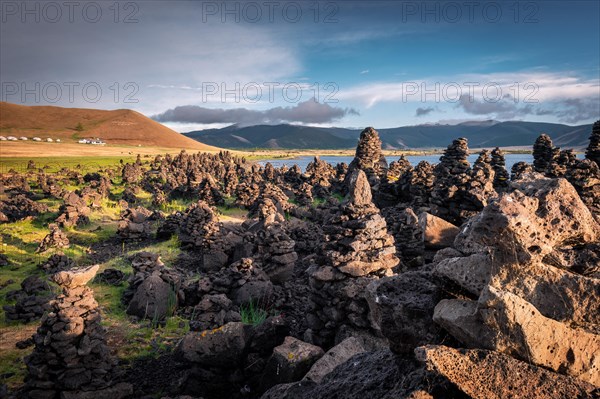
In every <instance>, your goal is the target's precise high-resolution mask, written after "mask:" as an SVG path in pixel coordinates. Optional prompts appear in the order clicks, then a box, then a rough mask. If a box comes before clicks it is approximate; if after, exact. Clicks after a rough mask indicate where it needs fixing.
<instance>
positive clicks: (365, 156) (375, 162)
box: [346, 127, 388, 188]
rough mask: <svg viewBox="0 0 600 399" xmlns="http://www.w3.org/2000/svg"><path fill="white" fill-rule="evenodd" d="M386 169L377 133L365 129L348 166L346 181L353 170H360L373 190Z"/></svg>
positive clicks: (370, 128)
mask: <svg viewBox="0 0 600 399" xmlns="http://www.w3.org/2000/svg"><path fill="white" fill-rule="evenodd" d="M387 167H388V165H387V161H386V160H385V156H384V155H383V152H382V151H381V139H380V138H379V133H377V130H375V129H373V128H372V127H368V128H366V129H365V130H363V131H362V132H361V133H360V138H359V141H358V145H357V147H356V154H355V156H354V160H352V162H350V165H349V166H348V174H347V175H346V179H347V178H348V175H349V174H351V173H352V172H353V171H354V170H355V169H360V170H362V171H363V172H365V174H366V175H367V179H368V181H369V184H370V185H371V186H372V187H374V188H375V187H376V186H377V185H378V184H379V181H380V180H381V179H383V178H385V175H386V173H387Z"/></svg>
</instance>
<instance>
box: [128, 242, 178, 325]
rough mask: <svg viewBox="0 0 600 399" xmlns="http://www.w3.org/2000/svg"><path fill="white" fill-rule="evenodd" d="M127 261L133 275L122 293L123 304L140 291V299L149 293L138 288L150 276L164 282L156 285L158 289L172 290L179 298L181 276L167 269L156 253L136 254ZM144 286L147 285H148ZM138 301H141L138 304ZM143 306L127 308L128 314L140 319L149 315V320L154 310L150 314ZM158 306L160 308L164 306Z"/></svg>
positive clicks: (129, 301)
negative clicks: (129, 262) (158, 286)
mask: <svg viewBox="0 0 600 399" xmlns="http://www.w3.org/2000/svg"><path fill="white" fill-rule="evenodd" d="M129 260H130V261H131V267H132V268H133V273H132V275H131V276H130V277H129V279H128V280H127V282H128V283H129V286H128V287H127V289H126V290H125V292H124V293H123V303H125V304H127V305H129V304H130V303H131V301H132V299H133V298H134V296H135V295H136V294H137V293H138V291H141V292H140V294H139V297H140V298H141V297H142V296H144V295H145V294H144V293H145V292H147V291H149V289H148V288H146V287H144V288H142V289H141V290H140V287H141V286H142V285H143V284H144V282H145V281H146V280H147V279H148V278H149V277H150V276H156V277H158V278H159V279H160V280H162V281H163V282H164V284H161V283H158V285H160V286H161V287H160V288H165V287H166V290H167V291H169V290H170V289H173V290H175V293H176V294H177V296H178V297H180V296H181V294H180V293H179V292H178V289H179V287H180V286H181V275H180V274H179V273H178V272H177V271H175V270H172V269H167V268H166V267H165V264H164V263H163V262H162V261H161V260H160V256H159V255H158V254H157V253H154V252H147V251H142V252H137V253H136V254H134V255H133V256H131V257H130V258H129ZM146 285H149V283H147V284H146ZM155 291H157V290H155ZM140 301H141V299H140V300H139V301H138V302H140ZM145 305H146V304H143V303H141V304H140V305H139V306H138V305H135V306H131V307H130V308H128V313H130V314H133V315H136V316H138V317H140V318H144V317H145V316H148V314H150V318H152V316H153V315H154V309H150V312H148V310H147V309H146V308H145ZM157 305H158V304H157ZM160 305H161V306H162V305H165V304H160ZM161 309H162V308H161Z"/></svg>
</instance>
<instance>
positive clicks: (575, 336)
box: [479, 287, 600, 386]
mask: <svg viewBox="0 0 600 399" xmlns="http://www.w3.org/2000/svg"><path fill="white" fill-rule="evenodd" d="M479 312H480V314H481V317H482V318H483V320H484V322H485V324H486V325H488V326H489V327H491V328H493V329H494V330H495V331H497V334H496V337H495V338H494V347H493V348H491V349H495V350H499V351H501V352H506V353H508V354H511V355H513V356H516V357H518V358H520V359H523V360H527V361H529V362H531V363H533V364H537V365H539V366H543V367H547V368H549V369H551V370H555V371H557V372H560V373H565V374H568V375H572V376H574V377H577V378H579V379H581V380H583V381H586V382H589V383H591V384H594V385H597V386H600V357H598V356H597V354H598V353H600V336H598V335H595V334H591V333H588V332H586V331H583V330H576V329H572V328H569V327H567V326H565V325H564V324H563V323H560V322H557V321H555V320H552V319H549V318H547V317H544V316H542V315H541V314H540V312H539V311H538V310H537V309H536V308H535V307H534V306H533V305H531V304H530V303H528V302H527V301H525V300H524V299H522V298H520V297H518V296H517V295H515V294H512V293H510V292H506V291H501V290H498V289H495V288H493V287H488V289H487V290H485V291H484V292H483V293H482V296H481V298H480V310H479Z"/></svg>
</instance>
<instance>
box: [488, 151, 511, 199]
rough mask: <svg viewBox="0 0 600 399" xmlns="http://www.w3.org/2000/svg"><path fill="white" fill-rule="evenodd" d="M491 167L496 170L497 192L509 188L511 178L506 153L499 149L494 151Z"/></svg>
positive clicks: (495, 186) (495, 183)
mask: <svg viewBox="0 0 600 399" xmlns="http://www.w3.org/2000/svg"><path fill="white" fill-rule="evenodd" d="M491 165H492V168H493V169H494V188H495V189H496V191H499V190H503V189H505V188H506V187H508V183H509V178H510V176H509V174H508V171H507V170H506V161H505V159H504V152H503V151H502V150H501V149H500V148H498V147H496V148H494V149H493V150H492V160H491Z"/></svg>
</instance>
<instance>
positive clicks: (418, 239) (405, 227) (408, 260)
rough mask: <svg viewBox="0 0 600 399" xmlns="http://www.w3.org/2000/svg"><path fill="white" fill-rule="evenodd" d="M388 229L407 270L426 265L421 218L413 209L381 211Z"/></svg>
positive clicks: (386, 209) (396, 208)
mask: <svg viewBox="0 0 600 399" xmlns="http://www.w3.org/2000/svg"><path fill="white" fill-rule="evenodd" d="M381 213H382V214H383V216H384V217H385V221H386V223H387V228H388V231H389V232H390V234H391V235H392V236H393V237H394V243H395V245H396V254H397V255H398V258H400V260H401V265H402V266H403V267H407V268H414V267H417V266H421V265H422V264H423V263H424V258H423V255H424V252H425V248H424V245H423V232H422V231H421V229H420V228H419V218H418V216H417V215H416V214H415V212H414V211H413V210H412V208H403V207H402V206H395V207H388V208H385V209H383V210H382V211H381Z"/></svg>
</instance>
